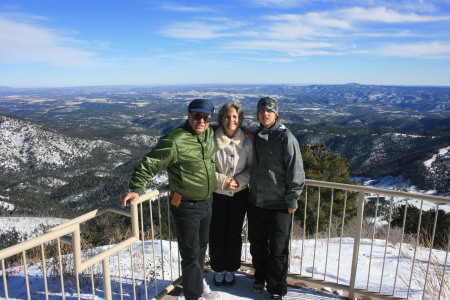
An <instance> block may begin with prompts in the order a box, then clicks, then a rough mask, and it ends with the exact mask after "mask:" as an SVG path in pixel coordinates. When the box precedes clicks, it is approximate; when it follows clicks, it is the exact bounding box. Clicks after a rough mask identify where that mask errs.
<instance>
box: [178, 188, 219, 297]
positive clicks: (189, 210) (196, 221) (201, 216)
mask: <svg viewBox="0 0 450 300" xmlns="http://www.w3.org/2000/svg"><path fill="white" fill-rule="evenodd" d="M211 205H212V197H210V198H209V199H207V200H205V201H196V202H185V201H182V202H181V203H180V206H179V207H176V206H173V205H170V210H171V211H172V216H173V219H174V221H175V226H176V231H177V240H178V249H179V250H180V256H181V270H182V272H183V291H184V296H185V298H186V300H197V299H198V298H200V297H201V296H202V294H203V272H204V268H205V253H206V248H207V246H208V238H209V223H210V221H211Z"/></svg>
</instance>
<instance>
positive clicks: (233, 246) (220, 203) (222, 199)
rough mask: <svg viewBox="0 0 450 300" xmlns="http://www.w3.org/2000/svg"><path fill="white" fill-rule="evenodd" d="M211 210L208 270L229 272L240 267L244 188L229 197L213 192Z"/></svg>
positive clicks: (244, 204) (244, 209) (245, 207)
mask: <svg viewBox="0 0 450 300" xmlns="http://www.w3.org/2000/svg"><path fill="white" fill-rule="evenodd" d="M213 197H214V202H213V212H212V219H211V226H210V231H209V255H210V257H211V269H213V270H214V271H215V272H223V271H229V272H233V271H236V270H238V269H239V267H240V266H241V249H242V225H243V223H244V218H245V212H246V211H247V201H248V189H244V190H242V191H239V192H237V193H235V194H234V195H233V197H229V196H225V195H222V194H217V193H214V194H213Z"/></svg>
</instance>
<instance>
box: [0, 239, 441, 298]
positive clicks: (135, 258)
mask: <svg viewBox="0 0 450 300" xmlns="http://www.w3.org/2000/svg"><path fill="white" fill-rule="evenodd" d="M302 246H303V249H302ZM106 248H107V247H103V248H98V249H96V250H97V251H103V250H105V249H106ZM243 249H244V251H247V250H248V249H249V247H248V245H244V246H243ZM245 249H246V250H245ZM352 252H353V239H352V238H344V239H342V240H341V239H340V238H334V239H331V240H330V242H329V243H327V240H318V241H317V244H315V241H314V240H305V241H304V243H303V242H302V241H301V240H299V241H294V242H293V244H292V252H291V253H292V255H291V257H292V259H291V264H290V272H293V273H299V274H301V275H306V276H311V275H313V274H314V277H315V278H320V279H326V280H327V281H331V282H338V283H340V284H344V285H348V283H349V281H350V267H351V255H352ZM143 253H144V254H143ZM161 253H163V255H162V257H161ZM176 253H177V244H176V243H175V242H168V241H159V240H158V241H155V242H154V243H152V242H151V241H146V242H144V243H140V242H138V243H135V244H134V245H133V247H132V249H130V248H127V249H126V250H122V251H121V252H120V253H119V255H113V256H112V257H111V259H110V272H111V279H112V284H111V285H112V292H113V294H114V295H113V298H114V299H119V298H120V297H119V293H120V290H121V289H122V291H123V295H124V299H132V298H134V295H133V291H134V289H135V290H136V295H141V296H142V295H143V293H144V290H145V287H144V285H143V284H142V281H137V283H136V286H135V287H133V281H132V278H133V277H134V278H143V276H144V272H143V271H142V270H143V263H142V261H141V260H140V258H142V256H143V255H145V257H146V259H147V260H148V261H146V263H145V265H146V266H147V269H146V271H145V272H146V275H147V276H153V275H154V274H156V276H157V278H158V279H157V282H156V283H157V285H158V291H161V290H162V289H163V288H164V287H166V286H168V285H169V284H170V282H171V280H175V279H177V278H178V255H177V254H176ZM399 253H400V245H391V244H389V245H388V246H387V247H385V241H383V240H375V241H374V243H372V241H371V240H363V241H362V243H361V246H360V255H359V262H358V264H359V265H358V273H357V276H356V277H357V281H356V288H361V289H365V288H366V287H367V286H368V287H369V290H371V291H376V292H378V290H379V289H380V290H381V292H382V293H386V294H392V292H393V289H394V285H395V296H397V297H403V298H408V299H422V296H423V295H422V292H421V288H420V285H421V284H422V283H423V281H424V278H425V274H424V273H422V272H423V271H419V272H414V273H413V280H412V282H411V283H412V286H411V290H410V294H409V297H407V293H408V288H407V283H408V282H409V278H410V276H411V267H410V266H411V262H412V259H413V258H414V249H412V247H410V246H409V245H406V244H403V245H402V250H401V256H400V258H399ZM302 254H303V256H302ZM370 254H372V255H370ZM445 254H446V253H445V252H443V251H433V255H434V256H435V257H436V259H437V260H438V261H439V263H440V264H441V266H442V265H444V263H445ZM339 255H340V256H339ZM428 256H429V249H425V248H422V249H420V248H419V249H418V251H417V252H416V254H415V257H416V261H415V264H416V266H415V269H419V270H423V268H419V266H422V267H423V266H424V264H425V261H426V260H427V259H428ZM153 257H155V261H157V262H163V264H162V265H159V264H158V265H156V266H155V265H154V264H153ZM300 257H303V262H302V261H301V260H300ZM370 257H372V258H371V259H370ZM131 258H132V259H131ZM327 258H328V259H327ZM384 258H385V259H384ZM247 260H248V261H251V257H250V254H249V253H247ZM338 261H340V265H338ZM383 261H384V264H383ZM119 265H120V266H121V268H119V267H118V266H119ZM397 265H398V267H397ZM132 266H133V267H132ZM338 268H339V273H338ZM99 269H100V266H99V265H96V266H95V268H94V272H98V271H99ZM448 269H450V268H449V267H448V266H447V270H448ZM51 270H52V268H51V263H47V272H48V273H47V274H48V282H49V290H50V293H51V297H50V299H57V298H60V297H61V295H62V294H61V288H60V283H59V277H56V278H53V277H51V276H50V275H52V272H51ZM369 270H370V276H369ZM397 270H398V274H399V275H398V276H397V277H395V274H396V271H397ZM325 271H326V272H325ZM27 272H28V277H29V282H30V286H31V291H32V292H31V296H32V299H44V298H45V295H44V285H43V277H42V276H43V275H42V274H43V273H42V267H41V266H40V264H33V265H30V266H29V268H28V270H27ZM171 272H172V274H171ZM7 273H8V275H9V276H8V291H9V297H10V298H11V299H24V298H26V289H25V286H24V280H25V279H24V270H23V269H21V268H18V267H17V268H11V269H8V270H7ZM212 274H213V273H212V272H206V273H205V278H206V279H207V281H208V282H209V284H210V287H211V289H212V290H214V291H216V292H218V293H219V294H220V295H221V297H222V299H233V300H239V299H254V300H262V299H267V298H268V294H267V292H266V293H263V294H260V295H255V294H254V293H253V292H252V291H251V285H252V283H253V279H252V276H251V275H250V274H247V273H245V272H238V278H237V284H236V286H234V287H232V288H230V287H215V286H213V285H212V276H213V275H212ZM433 275H434V273H433V270H432V269H431V270H430V274H429V276H433ZM448 275H450V274H448V271H447V276H448ZM119 277H121V278H122V285H120V281H119ZM80 278H81V279H80V282H81V284H82V291H81V295H80V298H81V299H93V296H92V294H95V297H94V299H103V283H102V280H101V279H96V280H94V282H95V285H96V286H95V290H94V293H93V292H92V289H91V283H90V280H89V278H90V277H89V276H88V275H87V274H83V275H82V276H80ZM440 279H441V278H437V279H436V281H437V282H439V281H440ZM154 284H155V281H154V280H151V281H150V282H149V283H147V287H146V289H147V290H148V293H149V297H153V296H154V294H155V288H154ZM64 291H65V297H66V299H76V298H78V295H77V291H76V288H75V285H74V280H73V278H72V279H67V280H66V281H65V283H64ZM447 292H448V291H447ZM306 295H308V296H306ZM0 297H4V290H3V286H0ZM302 297H304V298H302ZM138 298H139V297H138ZM326 298H340V297H339V296H336V295H326V294H320V293H317V292H315V291H314V290H311V289H297V288H290V289H289V293H288V295H287V297H286V299H326ZM341 298H342V297H341Z"/></svg>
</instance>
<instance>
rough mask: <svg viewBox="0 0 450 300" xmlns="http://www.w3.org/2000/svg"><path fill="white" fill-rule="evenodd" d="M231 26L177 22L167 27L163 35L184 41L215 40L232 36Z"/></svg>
mask: <svg viewBox="0 0 450 300" xmlns="http://www.w3.org/2000/svg"><path fill="white" fill-rule="evenodd" d="M230 27H231V25H226V24H225V22H224V23H222V24H216V23H207V22H197V21H192V22H177V23H173V24H171V25H170V26H168V27H166V28H165V29H163V30H162V31H161V33H162V34H163V35H165V36H167V37H172V38H182V39H200V40H203V39H213V38H220V37H225V36H232V35H233V34H232V33H230V32H229V30H230Z"/></svg>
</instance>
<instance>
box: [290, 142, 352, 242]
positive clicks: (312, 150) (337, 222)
mask: <svg viewBox="0 0 450 300" xmlns="http://www.w3.org/2000/svg"><path fill="white" fill-rule="evenodd" d="M301 151H302V157H303V164H304V169H305V175H306V179H313V180H320V181H327V182H337V183H345V184H357V182H356V181H353V180H351V178H350V172H349V166H350V164H349V163H348V162H347V160H346V159H345V158H343V157H340V156H338V155H336V154H335V153H333V151H331V150H330V149H328V148H327V147H326V145H325V144H323V143H322V144H317V145H314V146H309V145H304V146H302V148H301ZM319 191H320V193H319ZM331 199H332V200H333V208H332V216H331V219H332V224H333V225H334V226H336V227H338V226H341V224H342V217H343V213H344V206H345V222H346V221H348V220H349V219H352V218H353V217H355V216H356V206H357V202H356V200H357V194H356V193H353V192H348V193H347V194H346V193H345V191H342V190H332V189H327V188H320V189H318V188H316V187H310V186H309V187H307V188H305V190H304V191H303V193H302V196H301V197H300V201H299V208H298V213H296V218H297V219H298V220H299V221H300V222H301V224H303V218H304V213H305V201H306V204H307V205H306V231H307V232H308V233H309V234H312V233H314V232H315V231H316V224H317V223H316V222H317V216H318V215H319V228H318V231H319V232H320V231H323V230H324V229H325V228H327V227H328V223H329V218H330V211H331ZM319 201H320V205H319ZM318 207H319V209H318Z"/></svg>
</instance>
